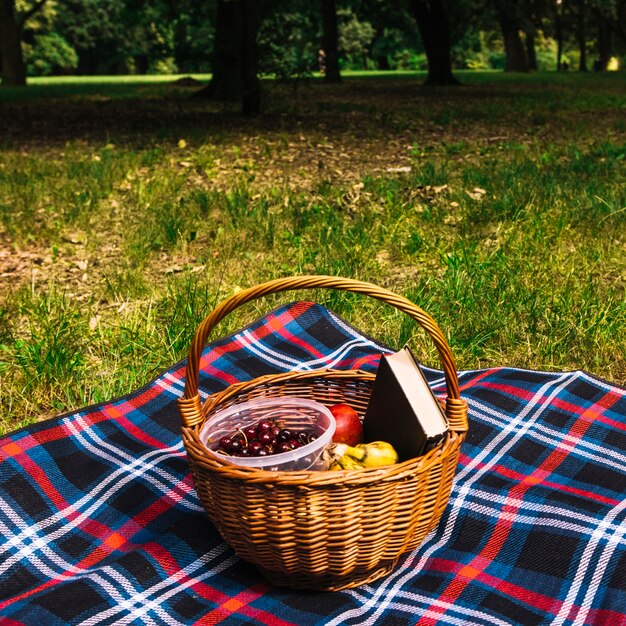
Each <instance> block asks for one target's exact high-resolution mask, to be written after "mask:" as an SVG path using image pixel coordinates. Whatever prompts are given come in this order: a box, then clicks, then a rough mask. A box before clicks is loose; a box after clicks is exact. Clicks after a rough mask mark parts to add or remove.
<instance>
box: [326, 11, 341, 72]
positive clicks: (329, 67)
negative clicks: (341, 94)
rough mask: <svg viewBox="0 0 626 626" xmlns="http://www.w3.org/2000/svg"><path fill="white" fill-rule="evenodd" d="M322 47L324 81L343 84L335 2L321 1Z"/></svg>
mask: <svg viewBox="0 0 626 626" xmlns="http://www.w3.org/2000/svg"><path fill="white" fill-rule="evenodd" d="M321 2H322V4H321V8H322V31H323V35H322V46H323V48H322V49H323V50H324V54H325V57H324V64H325V69H324V80H325V81H326V82H327V83H338V82H341V72H340V71H339V46H338V41H339V29H338V28H337V7H336V5H335V0H321Z"/></svg>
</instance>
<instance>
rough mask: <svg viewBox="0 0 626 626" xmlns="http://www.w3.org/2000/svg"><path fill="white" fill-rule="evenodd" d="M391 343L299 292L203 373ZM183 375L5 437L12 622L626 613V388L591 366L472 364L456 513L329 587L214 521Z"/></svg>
mask: <svg viewBox="0 0 626 626" xmlns="http://www.w3.org/2000/svg"><path fill="white" fill-rule="evenodd" d="M384 350H386V348H385V347H384V346H381V345H379V344H377V343H376V342H375V341H373V340H371V339H370V338H368V337H367V336H365V335H363V334H362V333H360V332H358V331H356V330H355V329H354V328H352V327H350V326H349V325H348V324H346V323H345V322H344V321H342V320H341V319H340V318H338V317H337V316H336V315H334V314H333V313H331V312H329V311H328V310H326V309H324V308H323V307H321V306H319V305H317V304H313V303H305V302H298V303H292V304H289V305H286V306H283V307H280V308H278V309H276V310H274V311H272V312H271V313H269V314H268V315H267V316H265V317H264V318H262V319H260V320H257V321H256V322H254V323H253V324H251V325H250V326H248V327H247V328H244V329H242V330H241V331H240V332H237V333H235V334H233V335H232V336H229V337H226V338H224V339H222V340H220V341H217V342H215V343H213V344H212V345H210V346H209V347H207V349H206V352H205V354H204V357H203V359H202V363H201V366H202V375H201V389H202V390H203V393H210V392H215V391H217V390H219V389H221V388H223V387H224V386H225V385H228V384H230V383H233V382H235V381H240V380H245V379H250V378H252V377H256V376H258V375H261V374H266V373H271V372H278V371H286V370H293V369H301V370H302V369H314V368H320V367H335V368H363V369H370V370H374V369H375V368H376V365H377V362H378V358H379V355H380V353H381V351H384ZM427 375H428V378H429V380H430V383H431V385H432V387H433V389H434V390H435V391H436V392H437V393H442V392H444V391H445V386H444V381H443V378H442V375H441V373H440V372H438V371H436V370H427ZM183 377H184V364H177V365H175V366H174V367H172V368H171V369H170V370H168V371H166V372H164V373H163V374H162V375H160V376H159V377H158V378H156V379H155V380H154V381H152V382H151V383H150V384H148V385H146V386H145V387H143V388H142V389H140V390H138V391H136V392H134V393H131V394H130V395H128V396H126V397H124V398H120V399H118V400H116V401H112V402H107V403H105V404H100V405H97V406H91V407H88V408H85V409H83V410H80V411H76V412H74V413H70V414H67V415H64V416H60V417H58V418H55V419H52V420H48V421H46V422H42V423H39V424H36V425H33V426H30V427H28V428H25V429H22V430H20V431H17V432H15V433H12V434H10V435H8V436H6V437H4V438H2V439H0V454H1V457H0V533H1V535H2V539H3V541H2V546H1V547H0V624H26V625H56V624H94V625H96V624H168V625H175V624H194V623H197V624H224V625H234V624H236V625H241V624H250V625H252V624H267V625H272V626H288V625H297V626H306V625H309V624H310V625H320V626H322V625H324V626H326V625H338V624H376V625H381V626H400V625H404V624H415V623H418V622H419V624H454V625H465V624H485V625H503V624H523V625H525V626H533V625H539V624H555V625H558V624H563V625H570V624H606V625H610V626H613V625H618V624H626V545H625V541H624V535H625V534H626V521H625V520H626V497H625V495H624V494H625V493H626V391H625V390H624V389H621V388H619V387H616V386H614V385H611V384H609V383H607V382H604V381H602V380H599V379H597V378H594V377H592V376H590V375H589V374H586V373H584V372H580V371H578V372H569V373H560V372H557V373H542V372H535V371H527V370H519V369H509V368H496V369H488V370H481V371H471V372H462V373H460V383H461V388H462V393H463V396H464V397H465V398H466V399H467V400H468V402H469V407H470V431H469V436H468V439H467V441H466V443H465V444H464V447H463V449H462V457H461V461H460V465H459V468H458V473H457V476H456V479H455V482H454V486H453V489H452V496H451V500H450V503H449V506H448V508H447V509H446V511H445V513H444V515H443V517H442V519H441V522H440V524H439V525H438V527H437V528H436V529H435V530H434V531H433V532H431V533H430V534H429V535H428V536H427V538H426V540H425V541H424V542H423V544H422V545H421V546H420V547H419V548H418V549H417V550H415V551H414V552H412V553H410V554H407V555H406V556H405V557H403V558H402V559H401V562H400V564H399V566H398V568H397V569H396V570H395V571H394V572H393V573H392V574H391V575H389V576H388V577H387V578H385V579H383V580H379V581H377V582H376V583H373V584H368V585H363V586H362V587H359V588H356V589H353V590H348V591H343V592H335V593H331V592H327V593H320V592H315V593H314V592H302V591H292V590H289V589H284V588H274V587H272V586H270V585H269V584H268V583H267V582H266V581H265V579H264V578H262V577H261V575H260V574H259V573H258V571H257V570H256V569H255V568H254V567H253V566H251V565H249V564H247V563H245V562H243V561H241V560H240V559H239V558H238V557H237V556H236V554H235V553H234V552H233V551H232V550H231V549H230V548H229V546H227V545H226V544H224V543H223V542H222V541H221V540H220V537H219V536H218V535H217V533H216V531H215V529H214V527H212V525H211V524H210V523H209V522H208V521H207V517H206V515H205V513H204V511H203V509H202V508H201V506H200V503H199V501H198V498H197V496H196V493H195V491H194V487H193V484H192V481H191V479H190V476H189V472H188V467H187V463H186V458H185V452H184V449H183V446H182V444H181V438H180V427H179V420H178V413H177V406H176V399H177V398H178V397H179V396H180V395H181V394H182V389H183Z"/></svg>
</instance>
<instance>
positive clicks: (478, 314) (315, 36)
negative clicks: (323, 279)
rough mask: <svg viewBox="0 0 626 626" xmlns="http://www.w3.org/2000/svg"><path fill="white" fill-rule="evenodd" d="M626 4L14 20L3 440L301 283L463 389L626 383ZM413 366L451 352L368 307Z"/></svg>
mask: <svg viewBox="0 0 626 626" xmlns="http://www.w3.org/2000/svg"><path fill="white" fill-rule="evenodd" d="M625 30H626V2H624V1H622V0H608V1H606V2H600V1H598V0H579V1H576V2H575V1H570V0H562V1H558V2H557V1H556V0H545V1H544V0H523V1H519V2H512V1H508V0H458V1H456V2H453V1H452V0H447V1H446V0H431V1H426V0H424V1H420V0H398V1H394V2H381V1H377V0H363V1H354V2H349V1H346V2H339V1H337V2H335V1H329V0H320V1H319V2H303V1H299V2H296V1H286V2H264V1H262V0H256V1H255V0H220V1H217V2H192V1H190V0H184V1H181V2H168V1H166V0H161V1H158V0H151V1H140V0H104V1H102V0H98V1H96V0H67V1H64V2H61V1H54V0H47V1H45V2H41V1H30V0H29V1H26V0H0V55H1V58H2V83H1V87H0V432H6V431H8V430H12V429H14V428H17V427H19V426H22V425H25V424H28V423H30V422H33V421H36V420H39V419H44V418H46V417H50V416H52V415H55V414H59V413H62V412H65V411H69V410H71V409H75V408H79V407H82V406H85V405H88V404H92V403H96V402H100V401H104V400H108V399H111V398H114V397H118V396H121V395H123V394H125V393H128V392H130V391H132V390H134V389H137V388H138V387H139V386H140V385H142V384H144V383H146V382H148V381H149V380H150V379H152V378H153V377H154V376H156V375H157V374H158V373H159V372H161V371H163V370H164V369H166V368H167V367H169V366H171V365H172V364H173V363H175V362H176V361H178V360H180V359H183V358H184V357H185V355H186V352H187V349H188V347H189V343H190V341H191V338H192V336H193V333H194V331H195V329H196V327H197V325H198V324H199V322H200V321H201V320H202V319H203V317H204V316H205V315H207V314H208V313H209V312H210V311H211V309H212V307H214V306H215V305H216V304H217V303H219V302H220V301H221V300H222V299H224V298H226V297H227V296H229V295H230V294H232V293H233V292H234V291H236V290H238V289H240V288H245V287H249V286H252V285H255V284H258V283H260V282H263V281H265V280H269V279H271V278H275V277H277V276H286V275H291V274H303V273H308V274H334V275H344V276H349V277H354V278H358V279H361V280H366V281H369V282H373V283H377V284H379V285H382V286H385V287H387V288H389V289H391V290H393V291H396V292H398V293H401V294H403V295H405V296H407V297H408V298H410V299H411V300H413V301H414V302H416V303H417V304H419V305H420V306H422V307H423V308H424V309H426V310H427V311H428V312H429V313H431V315H433V317H434V318H435V319H436V320H437V321H438V322H439V324H440V326H441V327H442V328H443V329H444V331H445V333H446V335H447V337H448V340H449V343H450V345H451V347H452V351H453V353H454V355H455V357H456V360H457V365H458V367H459V369H475V368H483V367H492V366H513V367H520V368H531V369H541V370H564V369H585V370H588V371H589V372H591V373H592V374H595V375H596V376H599V377H603V378H606V379H609V380H611V381H612V382H616V383H619V384H622V385H623V384H626V189H625V184H624V181H625V180H626V176H625V164H626V115H625V113H626V73H625V72H624V71H623V69H622V68H623V63H624V53H625V51H626V44H625V37H624V34H625ZM285 298H287V299H299V298H307V299H314V300H316V301H319V302H321V303H323V304H325V305H327V306H328V307H329V308H331V309H332V310H334V311H335V312H337V313H339V314H340V315H342V316H343V317H345V319H347V320H348V321H349V322H351V323H353V324H354V325H355V326H357V327H358V328H359V329H361V330H363V331H364V332H367V333H368V334H370V335H371V336H373V337H376V338H377V339H378V340H380V341H382V342H385V343H387V344H388V345H390V346H392V347H400V346H401V345H402V343H403V342H405V341H410V342H411V345H412V346H413V347H414V349H415V351H416V353H417V354H419V356H420V358H422V360H423V361H424V362H425V363H426V364H428V365H432V366H434V367H437V366H438V363H437V357H436V354H435V353H434V351H433V349H432V346H430V345H429V343H428V341H427V340H426V339H425V338H424V337H423V334H422V333H421V332H419V330H418V329H415V328H414V326H413V324H411V323H410V322H409V320H407V319H405V318H404V317H403V316H402V315H401V314H399V313H395V312H394V311H390V310H387V309H386V308H385V307H383V306H382V305H380V304H377V303H373V302H367V301H364V299H363V298H359V297H357V296H354V297H353V296H351V295H349V294H335V293H296V294H292V295H291V296H283V297H282V298H280V297H278V298H274V297H272V298H269V299H268V301H267V302H266V301H261V302H258V303H255V304H250V305H247V307H244V309H242V310H241V311H237V312H236V313H235V314H234V315H232V316H230V317H229V318H227V320H225V322H224V323H223V324H222V326H221V328H220V333H219V335H220V336H223V335H224V334H226V333H229V332H233V331H234V330H236V329H237V328H240V327H241V326H243V325H246V324H248V323H249V322H250V321H252V320H253V319H254V318H256V317H257V316H259V315H261V314H263V313H265V312H267V311H268V310H269V309H270V308H271V307H273V306H276V305H277V304H279V303H284V302H285Z"/></svg>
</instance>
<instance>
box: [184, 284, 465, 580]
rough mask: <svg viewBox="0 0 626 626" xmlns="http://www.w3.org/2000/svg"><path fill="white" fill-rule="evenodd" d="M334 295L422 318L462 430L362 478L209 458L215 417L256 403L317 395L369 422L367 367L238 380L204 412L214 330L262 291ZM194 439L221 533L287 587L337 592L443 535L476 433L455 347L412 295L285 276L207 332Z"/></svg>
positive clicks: (190, 411) (187, 407)
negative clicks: (463, 450) (206, 435)
mask: <svg viewBox="0 0 626 626" xmlns="http://www.w3.org/2000/svg"><path fill="white" fill-rule="evenodd" d="M318 287H324V288H332V289H339V290H345V291H352V292H355V293H360V294H364V295H367V296H370V297H372V298H376V299H378V300H381V301H383V302H386V303H388V304H390V305H392V306H394V307H396V308H397V309H399V310H401V311H404V312H405V313H407V314H408V315H409V316H410V317H412V318H413V319H415V320H416V321H417V322H418V323H419V324H420V325H421V326H422V327H423V328H424V329H425V330H426V332H427V333H428V335H429V336H430V338H431V339H432V341H433V343H434V345H435V347H436V349H437V352H438V355H439V358H440V361H441V364H442V365H443V370H444V375H445V379H446V386H447V398H446V401H445V410H446V415H447V417H448V421H449V425H450V431H449V433H448V435H447V436H446V438H445V439H444V441H443V443H442V445H440V446H438V447H436V448H435V449H434V450H431V451H430V452H429V453H428V454H426V455H424V456H422V457H419V458H416V459H412V460H408V461H405V462H403V463H399V464H396V465H390V466H385V467H380V468H372V469H363V470H356V471H328V472H324V471H303V472H270V471H264V470H258V469H248V468H243V467H238V466H235V465H233V464H231V463H228V462H226V461H221V460H219V459H216V458H214V457H212V456H209V455H208V453H207V452H206V450H205V449H204V447H203V446H202V444H201V442H200V439H199V432H200V429H201V428H202V426H203V424H204V423H205V421H206V420H208V419H211V416H212V415H213V414H215V413H216V412H217V411H219V410H222V409H224V408H226V407H228V406H230V405H232V404H234V403H236V402H245V401H247V400H250V399H252V398H256V397H261V396H262V397H274V396H298V397H308V398H310V399H312V400H317V401H318V402H321V403H323V404H327V405H329V404H334V403H337V402H346V403H348V404H350V405H351V406H353V407H354V408H355V409H356V410H357V411H358V412H359V414H360V415H363V412H364V411H365V408H366V406H367V403H368V400H369V396H370V393H371V389H372V384H373V381H374V375H373V374H370V373H366V372H362V371H335V370H318V371H312V372H311V371H307V372H290V373H286V374H278V375H270V376H263V377H260V378H256V379H254V380H252V381H249V382H244V383H239V384H236V385H231V386H230V387H228V388H227V389H225V390H224V391H222V392H220V393H216V394H214V395H212V396H210V397H209V398H208V399H207V400H206V401H205V403H204V405H202V403H201V401H200V397H199V394H198V368H199V363H200V356H201V354H202V351H203V348H204V346H205V344H206V341H207V338H208V336H209V333H210V332H211V331H212V330H213V329H214V327H215V326H216V324H217V323H218V322H219V321H220V320H221V319H223V318H224V317H225V316H226V315H227V314H228V313H230V312H232V311H233V310H235V309H236V308H237V307H239V306H241V305H242V304H244V303H246V302H249V301H251V300H254V299H256V298H259V297H261V296H264V295H267V294H271V293H277V292H281V291H287V290H293V289H310V288H318ZM179 407H180V415H181V420H182V426H183V427H182V436H183V442H184V445H185V448H186V450H187V455H188V459H189V465H190V467H191V472H192V475H193V479H194V483H195V486H196V490H197V492H198V495H199V497H200V500H201V501H202V504H203V506H204V508H205V510H206V512H207V514H208V516H209V518H210V519H211V521H212V522H213V523H214V524H215V526H216V527H217V529H218V530H219V532H220V534H221V535H222V537H223V538H224V540H225V541H226V542H228V543H229V544H230V545H231V546H232V547H233V548H234V549H235V551H236V552H237V553H238V554H239V556H241V558H243V559H245V560H246V561H249V562H251V563H254V564H255V565H256V566H257V567H258V568H259V569H260V570H261V571H262V572H263V574H264V575H265V576H266V577H267V578H268V579H269V580H270V582H272V583H274V584H276V585H282V586H288V587H295V588H301V589H316V590H328V591H336V590H340V589H346V588H349V587H356V586H357V585H361V584H363V583H366V582H371V581H373V580H376V579H378V578H381V577H383V576H385V575H387V574H389V573H390V572H391V570H392V569H393V568H394V567H395V565H396V563H397V561H398V559H399V558H400V556H401V555H402V554H403V553H405V552H408V551H410V550H413V549H414V548H416V547H417V546H419V544H420V543H421V542H422V540H423V539H424V537H425V535H426V534H427V533H428V532H429V531H430V530H431V529H432V528H434V527H435V526H436V525H437V523H438V522H439V519H440V517H441V515H442V513H443V510H444V509H445V507H446V505H447V503H448V500H449V496H450V490H451V487H452V480H453V477H454V472H455V470H456V466H457V462H458V455H459V448H460V445H461V443H462V442H463V440H464V439H465V434H466V432H467V403H466V402H465V401H464V400H463V399H461V398H460V396H459V386H458V378H457V374H456V369H455V365H454V360H453V358H452V354H451V352H450V348H449V346H448V344H447V342H446V340H445V338H444V336H443V334H442V332H441V330H440V329H439V327H438V326H437V324H436V323H435V322H434V320H433V319H432V318H431V317H430V316H429V315H428V314H427V313H425V312H424V311H423V310H422V309H420V308H419V307H417V306H416V305H414V304H413V303H411V302H410V301H409V300H407V299H406V298H403V297H401V296H398V295H395V294H394V293H392V292H390V291H387V290H385V289H382V288H380V287H376V286H375V285H371V284H369V283H363V282H359V281H355V280H350V279H344V278H337V277H331V276H296V277H291V278H283V279H277V280H273V281H270V282H268V283H264V284H262V285H258V286H256V287H253V288H251V289H247V290H244V291H240V292H239V293H237V294H235V295H234V296H232V297H230V298H228V299H227V300H225V301H224V302H222V303H221V304H220V305H219V306H218V307H217V308H216V309H215V310H214V311H213V312H212V313H211V314H210V315H209V316H208V317H207V318H206V319H205V320H204V321H203V322H202V324H201V325H200V326H199V328H198V330H197V332H196V335H195V338H194V341H193V343H192V345H191V349H190V352H189V359H188V364H187V373H186V379H185V392H184V396H183V398H181V399H180V401H179Z"/></svg>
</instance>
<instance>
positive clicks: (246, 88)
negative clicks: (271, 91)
mask: <svg viewBox="0 0 626 626" xmlns="http://www.w3.org/2000/svg"><path fill="white" fill-rule="evenodd" d="M241 9H242V21H241V25H242V30H241V85H242V105H241V112H242V113H243V114H244V115H246V116H250V115H258V114H259V112H260V111H261V85H260V83H259V77H258V75H257V73H258V70H259V55H258V47H257V33H258V32H259V13H258V6H257V0H241Z"/></svg>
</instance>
